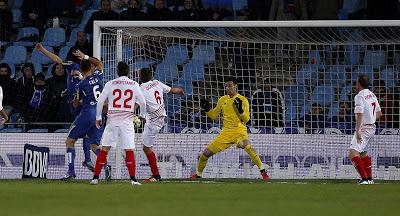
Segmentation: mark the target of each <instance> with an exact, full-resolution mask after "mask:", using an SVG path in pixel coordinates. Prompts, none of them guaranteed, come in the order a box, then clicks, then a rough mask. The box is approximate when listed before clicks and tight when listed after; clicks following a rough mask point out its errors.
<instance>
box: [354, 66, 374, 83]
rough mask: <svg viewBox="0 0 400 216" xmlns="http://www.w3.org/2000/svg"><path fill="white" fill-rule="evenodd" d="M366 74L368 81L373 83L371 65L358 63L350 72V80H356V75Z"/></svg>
mask: <svg viewBox="0 0 400 216" xmlns="http://www.w3.org/2000/svg"><path fill="white" fill-rule="evenodd" d="M360 74H366V75H368V77H369V79H370V83H371V84H372V83H374V78H375V77H374V68H373V66H372V65H358V66H357V67H356V68H355V69H354V71H352V73H351V81H352V82H353V81H356V80H357V77H358V75H360Z"/></svg>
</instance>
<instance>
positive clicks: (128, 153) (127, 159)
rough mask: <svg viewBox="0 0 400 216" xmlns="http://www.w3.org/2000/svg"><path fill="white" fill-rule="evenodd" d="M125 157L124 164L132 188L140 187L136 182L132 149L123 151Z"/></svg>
mask: <svg viewBox="0 0 400 216" xmlns="http://www.w3.org/2000/svg"><path fill="white" fill-rule="evenodd" d="M125 153H126V157H125V163H126V167H127V168H128V172H129V176H130V177H131V184H132V186H139V185H142V184H140V183H139V182H138V181H137V180H136V161H135V153H134V150H133V149H125Z"/></svg>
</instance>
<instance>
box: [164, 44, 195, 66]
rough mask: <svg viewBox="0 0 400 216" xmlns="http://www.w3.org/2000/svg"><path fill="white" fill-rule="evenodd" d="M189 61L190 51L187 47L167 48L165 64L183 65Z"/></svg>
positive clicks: (175, 46) (174, 46) (173, 46)
mask: <svg viewBox="0 0 400 216" xmlns="http://www.w3.org/2000/svg"><path fill="white" fill-rule="evenodd" d="M188 60H189V53H188V49H187V47H186V46H185V45H172V46H169V47H168V48H167V53H166V55H165V59H164V61H165V62H170V63H173V64H176V65H182V64H184V63H186V62H187V61H188Z"/></svg>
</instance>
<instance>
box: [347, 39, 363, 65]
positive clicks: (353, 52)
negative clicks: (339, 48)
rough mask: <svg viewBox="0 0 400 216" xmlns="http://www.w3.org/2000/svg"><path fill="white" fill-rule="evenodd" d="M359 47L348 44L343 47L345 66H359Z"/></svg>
mask: <svg viewBox="0 0 400 216" xmlns="http://www.w3.org/2000/svg"><path fill="white" fill-rule="evenodd" d="M360 49H361V48H360V46H358V45H354V44H351V43H349V44H348V45H346V46H345V47H344V55H345V62H346V64H347V65H358V64H360V58H361V57H360V54H361V50H360Z"/></svg>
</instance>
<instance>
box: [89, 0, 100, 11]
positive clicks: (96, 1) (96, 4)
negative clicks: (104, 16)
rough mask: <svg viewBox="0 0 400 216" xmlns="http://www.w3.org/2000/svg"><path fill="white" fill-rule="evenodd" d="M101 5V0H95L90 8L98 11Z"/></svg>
mask: <svg viewBox="0 0 400 216" xmlns="http://www.w3.org/2000/svg"><path fill="white" fill-rule="evenodd" d="M100 6H101V0H93V3H92V6H91V7H90V8H91V9H94V10H95V11H96V10H98V9H100Z"/></svg>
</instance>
